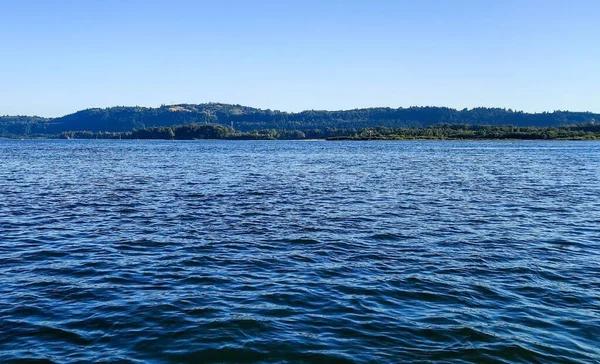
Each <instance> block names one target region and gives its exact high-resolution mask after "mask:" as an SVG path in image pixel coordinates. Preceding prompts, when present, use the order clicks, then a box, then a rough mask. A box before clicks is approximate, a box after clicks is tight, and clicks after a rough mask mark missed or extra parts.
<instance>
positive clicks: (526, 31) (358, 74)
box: [0, 0, 600, 116]
mask: <svg viewBox="0 0 600 364" xmlns="http://www.w3.org/2000/svg"><path fill="white" fill-rule="evenodd" d="M599 14H600V1H597V0H571V1H567V0H564V1H558V0H520V1H517V0H498V1H495V0H489V1H488V0H418V1H417V0H412V1H401V0H389V1H379V0H361V1H354V0H341V1H327V0H321V1H313V0H302V1H295V0H289V1H286V0H268V1H266V0H265V1H260V0H256V1H250V0H248V1H234V0H229V1H228V0H223V1H216V0H212V1H201V0H196V1H193V0H189V1H178V0H170V1H158V0H13V1H11V0H0V115H5V114H10V115H14V114H27V115H31V114H37V115H42V116H60V115H64V114H67V113H71V112H74V111H77V110H80V109H84V108H88V107H107V106H114V105H142V106H160V105H161V104H163V103H165V104H170V103H201V102H209V101H215V102H227V103H239V104H243V105H248V106H255V107H260V108H271V109H279V110H286V111H298V110H303V109H329V110H332V109H349V108H357V107H370V106H390V107H400V106H402V107H409V106H413V105H435V106H450V107H454V108H459V109H462V108H464V107H468V108H471V107H476V106H498V107H506V108H512V109H519V110H525V111H552V110H557V109H561V110H567V109H568V110H576V111H594V112H600V22H598V16H599Z"/></svg>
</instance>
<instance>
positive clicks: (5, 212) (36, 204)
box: [0, 140, 600, 363]
mask: <svg viewBox="0 0 600 364" xmlns="http://www.w3.org/2000/svg"><path fill="white" fill-rule="evenodd" d="M19 359H45V360H47V361H49V362H50V361H53V362H61V363H62V362H64V363H68V362H92V361H93V362H98V361H103V362H157V363H160V362H190V363H196V362H315V363H322V362H340V363H341V362H377V363H386V362H390V363H392V362H393V363H420V362H423V363H426V362H432V361H436V362H456V363H458V362H476V363H482V362H507V363H513V362H534V363H560V362H573V363H585V362H588V363H594V362H600V143H597V142H556V141H555V142H323V141H316V142H265V141H259V142H244V141H234V142H218V141H194V142H171V141H28V140H25V141H19V140H0V362H6V361H9V362H10V361H12V360H16V361H19Z"/></svg>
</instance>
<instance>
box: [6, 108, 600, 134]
mask: <svg viewBox="0 0 600 364" xmlns="http://www.w3.org/2000/svg"><path fill="white" fill-rule="evenodd" d="M593 120H600V114H594V113H589V112H569V111H554V112H551V113H537V114H531V113H524V112H520V111H513V110H510V109H508V110H507V109H500V108H475V109H464V110H455V109H451V108H446V107H410V108H398V109H393V108H367V109H355V110H345V111H320V110H319V111H317V110H309V111H302V112H298V113H288V112H282V111H278V110H261V109H256V108H252V107H246V106H241V105H230V104H220V103H208V104H180V105H168V106H167V105H165V106H161V107H159V108H147V107H111V108H106V109H87V110H82V111H78V112H76V113H74V114H70V115H66V116H63V117H59V118H42V117H37V116H32V117H29V116H0V136H20V135H52V134H59V133H61V132H64V131H79V130H89V131H92V132H99V131H107V132H123V131H131V130H132V129H140V128H147V127H153V126H172V125H182V124H188V123H216V124H223V125H227V126H230V125H231V122H233V126H234V128H235V129H236V130H240V131H249V130H261V129H275V130H283V129H286V130H313V129H321V130H324V129H326V128H357V129H358V128H368V127H377V126H383V127H392V128H398V127H425V126H430V125H435V124H442V123H444V124H471V125H514V126H560V125H565V124H580V123H589V122H590V121H593Z"/></svg>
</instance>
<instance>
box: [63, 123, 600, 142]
mask: <svg viewBox="0 0 600 364" xmlns="http://www.w3.org/2000/svg"><path fill="white" fill-rule="evenodd" d="M59 137H60V138H63V139H164V140H196V139H225V140H303V139H328V140H411V139H418V140H445V139H448V140H465V139H467V140H476V139H521V140H555V139H564V140H600V124H596V123H587V124H574V125H564V126H559V127H535V126H512V125H469V124H438V125H432V126H428V127H402V128H389V127H385V126H378V127H375V128H360V129H356V128H347V129H343V128H325V129H324V130H321V129H305V130H276V129H260V130H253V131H239V130H235V129H233V128H231V127H228V126H224V125H221V124H186V125H175V126H169V127H164V126H159V127H149V128H140V129H133V130H132V131H128V132H92V131H69V132H63V133H61V134H60V135H59Z"/></svg>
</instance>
